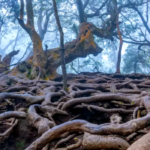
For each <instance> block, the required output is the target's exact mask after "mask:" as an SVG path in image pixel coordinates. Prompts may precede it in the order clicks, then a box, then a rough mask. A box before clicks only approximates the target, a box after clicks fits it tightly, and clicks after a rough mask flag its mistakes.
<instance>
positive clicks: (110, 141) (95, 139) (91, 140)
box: [82, 133, 129, 150]
mask: <svg viewBox="0 0 150 150" xmlns="http://www.w3.org/2000/svg"><path fill="white" fill-rule="evenodd" d="M82 146H83V149H85V150H98V149H115V150H126V149H127V148H128V147H129V143H128V142H127V141H126V140H124V139H122V138H120V137H117V136H115V135H109V136H106V135H105V136H104V135H92V134H90V133H85V134H84V137H83V142H82Z"/></svg>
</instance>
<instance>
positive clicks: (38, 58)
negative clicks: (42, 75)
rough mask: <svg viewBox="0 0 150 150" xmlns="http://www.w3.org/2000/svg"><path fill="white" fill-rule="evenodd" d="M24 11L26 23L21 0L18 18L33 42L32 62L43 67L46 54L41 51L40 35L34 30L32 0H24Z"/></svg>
mask: <svg viewBox="0 0 150 150" xmlns="http://www.w3.org/2000/svg"><path fill="white" fill-rule="evenodd" d="M26 11H27V24H25V23H24V21H23V17H24V15H23V12H24V1H23V0H21V7H20V18H19V19H18V21H19V24H20V26H21V27H22V28H23V29H24V30H25V31H26V32H27V33H28V34H29V36H30V38H31V40H32V42H33V52H34V58H33V64H34V65H35V66H39V67H42V68H45V66H46V62H47V60H46V56H45V53H44V51H43V47H42V41H41V39H40V36H39V35H38V33H37V32H36V30H35V28H34V19H33V16H34V14H33V7H32V0H26Z"/></svg>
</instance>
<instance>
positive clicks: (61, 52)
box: [53, 0, 67, 91]
mask: <svg viewBox="0 0 150 150" xmlns="http://www.w3.org/2000/svg"><path fill="white" fill-rule="evenodd" d="M53 7H54V13H55V18H56V22H57V26H58V29H59V32H60V57H61V67H62V73H63V89H64V90H65V91H67V73H66V63H65V58H64V53H65V46H64V33H63V30H62V27H61V23H60V20H59V16H58V11H57V6H56V1H55V0H53Z"/></svg>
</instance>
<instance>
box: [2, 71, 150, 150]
mask: <svg viewBox="0 0 150 150" xmlns="http://www.w3.org/2000/svg"><path fill="white" fill-rule="evenodd" d="M40 74H41V71H40V70H39V76H38V78H37V79H36V80H28V79H20V78H17V77H13V76H5V75H2V76H0V82H1V85H0V91H1V93H0V142H1V143H0V148H1V149H2V150H3V146H1V144H4V145H5V144H6V143H7V142H9V140H10V139H13V140H14V144H12V147H13V148H14V149H16V150H20V149H19V148H17V147H16V144H15V140H16V141H18V138H21V136H20V135H21V134H22V133H20V131H22V132H23V133H27V135H26V136H25V137H26V138H25V144H24V148H22V149H25V150H41V149H42V150H71V149H80V150H83V149H87V150H98V149H104V150H105V149H110V150H111V149H116V150H126V149H129V150H138V149H139V150H144V149H146V150H147V149H148V148H149V147H150V145H149V141H148V138H149V133H148V132H149V126H150V94H149V91H150V90H149V88H150V76H149V75H141V74H132V75H121V74H102V73H97V74H96V73H82V74H79V75H73V74H72V75H68V92H65V91H63V90H62V89H63V84H62V77H61V76H58V77H56V78H55V79H54V80H53V81H52V80H51V81H45V80H40ZM24 121H25V123H24ZM23 125H24V126H23ZM145 134H146V135H145ZM138 139H139V140H138ZM19 140H20V139H19ZM12 143H13V142H12ZM6 145H7V144H6ZM6 145H5V146H4V147H6ZM130 145H131V146H130Z"/></svg>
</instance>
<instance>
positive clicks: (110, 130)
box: [26, 114, 150, 150]
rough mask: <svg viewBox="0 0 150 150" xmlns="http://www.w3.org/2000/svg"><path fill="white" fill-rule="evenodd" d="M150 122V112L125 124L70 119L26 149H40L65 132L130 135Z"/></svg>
mask: <svg viewBox="0 0 150 150" xmlns="http://www.w3.org/2000/svg"><path fill="white" fill-rule="evenodd" d="M149 124H150V114H148V115H146V116H145V117H142V118H139V119H134V120H131V121H128V122H127V123H124V124H110V125H105V124H104V125H103V124H102V125H95V124H91V123H88V122H87V121H84V120H74V121H69V122H67V123H64V124H61V125H58V126H56V127H53V128H52V129H50V130H48V131H47V132H45V133H44V134H43V135H42V136H41V137H40V138H38V139H37V140H36V141H34V142H33V143H32V144H31V145H30V146H29V147H28V148H26V150H40V149H41V148H43V147H44V146H45V145H46V144H47V143H49V142H51V141H52V140H54V139H56V138H58V137H60V135H61V134H63V133H65V132H72V131H82V132H88V133H91V134H99V135H100V134H101V135H104V134H105V135H108V134H118V135H129V134H131V133H133V132H135V131H137V130H140V129H143V128H145V127H146V126H147V125H149Z"/></svg>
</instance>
